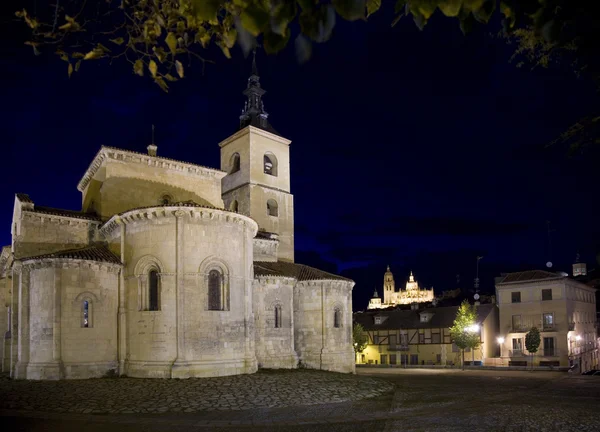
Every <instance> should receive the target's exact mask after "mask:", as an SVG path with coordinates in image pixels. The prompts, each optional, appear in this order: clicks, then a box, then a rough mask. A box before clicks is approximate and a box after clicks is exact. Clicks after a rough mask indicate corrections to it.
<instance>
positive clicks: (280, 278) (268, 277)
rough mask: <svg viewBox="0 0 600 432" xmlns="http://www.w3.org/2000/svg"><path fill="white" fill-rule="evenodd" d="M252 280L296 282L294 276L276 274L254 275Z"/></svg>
mask: <svg viewBox="0 0 600 432" xmlns="http://www.w3.org/2000/svg"><path fill="white" fill-rule="evenodd" d="M254 280H255V281H258V282H260V283H261V284H262V283H275V282H277V281H282V282H285V283H293V284H295V283H296V278H294V277H291V276H276V275H264V276H254Z"/></svg>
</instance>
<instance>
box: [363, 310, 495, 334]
mask: <svg viewBox="0 0 600 432" xmlns="http://www.w3.org/2000/svg"><path fill="white" fill-rule="evenodd" d="M495 307H496V305H495V304H482V305H479V306H477V322H478V323H481V322H483V321H484V320H485V319H486V318H487V316H488V315H489V314H490V312H491V311H492V310H493V309H494V308H495ZM458 308H459V306H450V307H438V308H428V309H417V310H400V309H394V310H382V311H377V310H370V311H367V312H362V313H355V314H354V321H355V322H357V323H359V324H360V325H362V326H363V328H364V329H365V330H392V329H406V330H408V329H421V328H448V327H452V325H453V323H454V319H455V318H456V312H457V311H458ZM422 313H430V314H432V316H431V318H430V319H429V320H428V321H427V322H421V316H420V314H422ZM375 316H382V317H386V318H387V319H385V320H383V322H382V323H381V324H375V319H374V317H375Z"/></svg>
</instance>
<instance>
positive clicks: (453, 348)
mask: <svg viewBox="0 0 600 432" xmlns="http://www.w3.org/2000/svg"><path fill="white" fill-rule="evenodd" d="M459 351H460V349H459V348H458V346H457V345H456V344H455V343H453V344H452V352H454V353H455V352H459Z"/></svg>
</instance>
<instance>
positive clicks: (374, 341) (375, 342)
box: [373, 334, 379, 345]
mask: <svg viewBox="0 0 600 432" xmlns="http://www.w3.org/2000/svg"><path fill="white" fill-rule="evenodd" d="M373 343H374V344H375V345H379V335H378V334H376V335H373Z"/></svg>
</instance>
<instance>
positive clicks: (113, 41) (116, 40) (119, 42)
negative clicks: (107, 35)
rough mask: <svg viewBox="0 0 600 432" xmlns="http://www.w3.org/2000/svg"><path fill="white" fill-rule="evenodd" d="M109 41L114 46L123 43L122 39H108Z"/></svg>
mask: <svg viewBox="0 0 600 432" xmlns="http://www.w3.org/2000/svg"><path fill="white" fill-rule="evenodd" d="M109 41H111V42H112V43H114V44H116V45H123V42H125V39H123V38H122V37H118V38H116V39H109Z"/></svg>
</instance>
